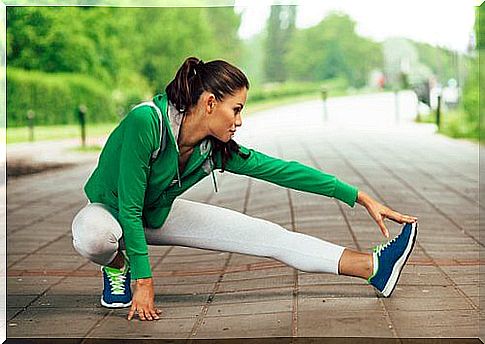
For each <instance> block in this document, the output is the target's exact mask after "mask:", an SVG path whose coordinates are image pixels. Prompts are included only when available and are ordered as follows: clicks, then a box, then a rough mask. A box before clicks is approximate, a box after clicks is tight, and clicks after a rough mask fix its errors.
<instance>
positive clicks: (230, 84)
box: [165, 57, 249, 172]
mask: <svg viewBox="0 0 485 344" xmlns="http://www.w3.org/2000/svg"><path fill="white" fill-rule="evenodd" d="M242 88H246V89H248V90H249V81H248V78H247V77H246V75H244V73H243V72H242V71H241V70H240V69H239V68H237V67H235V66H233V65H232V64H230V63H228V62H226V61H223V60H214V61H209V62H206V63H204V61H202V60H201V59H198V58H196V57H189V58H187V59H186V60H185V61H184V63H183V64H182V65H181V66H180V68H179V69H178V71H177V73H176V74H175V78H174V79H173V80H172V81H171V82H170V83H169V84H168V85H167V87H166V88H165V92H166V93H167V97H168V99H169V100H170V102H171V103H172V104H173V105H174V106H175V108H176V109H177V110H178V111H180V112H182V113H185V112H187V111H188V110H189V109H191V108H192V107H194V106H195V105H196V104H197V102H198V100H199V98H200V95H201V94H202V93H203V92H204V91H207V92H210V93H213V94H214V96H215V97H216V99H217V100H218V101H222V99H223V98H224V97H225V96H227V95H234V94H235V93H236V92H237V91H239V90H240V89H242ZM211 140H212V144H213V147H214V148H213V149H214V152H215V153H217V152H220V153H221V160H222V167H221V171H222V172H224V169H225V166H226V162H227V160H228V159H229V158H230V157H231V156H232V154H233V153H237V154H238V155H239V156H241V157H243V158H245V159H247V158H248V157H249V154H245V153H243V152H241V151H240V150H239V145H238V144H237V143H236V142H235V141H234V140H232V139H231V140H229V141H228V142H222V141H220V140H218V139H217V138H215V137H211Z"/></svg>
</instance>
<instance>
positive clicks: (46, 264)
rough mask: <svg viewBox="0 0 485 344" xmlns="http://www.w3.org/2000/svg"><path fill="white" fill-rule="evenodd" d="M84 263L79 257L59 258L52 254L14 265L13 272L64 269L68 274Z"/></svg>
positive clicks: (37, 255) (33, 256) (28, 258)
mask: <svg viewBox="0 0 485 344" xmlns="http://www.w3.org/2000/svg"><path fill="white" fill-rule="evenodd" d="M82 264H84V263H83V259H82V258H81V257H80V256H79V255H72V256H63V257H62V259H59V256H56V255H50V254H43V255H41V254H35V255H31V256H29V257H27V258H25V259H24V260H22V261H20V262H18V263H16V264H14V265H12V266H11V267H10V269H12V270H55V269H62V270H65V271H66V272H69V271H72V270H74V269H76V268H78V267H79V266H81V265H82Z"/></svg>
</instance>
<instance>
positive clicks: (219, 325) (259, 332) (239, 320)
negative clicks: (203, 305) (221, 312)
mask: <svg viewBox="0 0 485 344" xmlns="http://www.w3.org/2000/svg"><path fill="white" fill-rule="evenodd" d="M248 329H250V330H249V331H248ZM289 336H291V312H278V313H276V312H275V313H263V314H261V313H257V314H248V315H232V316H223V317H207V318H205V319H204V320H203V321H202V324H201V326H200V328H199V329H198V331H197V334H196V335H195V336H194V337H192V338H197V339H199V338H228V337H229V338H231V337H232V338H234V337H236V338H245V337H289Z"/></svg>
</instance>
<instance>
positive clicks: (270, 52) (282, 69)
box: [264, 5, 296, 81]
mask: <svg viewBox="0 0 485 344" xmlns="http://www.w3.org/2000/svg"><path fill="white" fill-rule="evenodd" d="M295 19H296V7H295V6H288V5H286V6H271V13H270V17H269V20H268V28H267V33H268V35H267V38H266V43H265V60H264V72H265V77H266V79H267V81H285V80H286V79H287V66H286V65H285V59H284V56H285V55H286V53H287V51H288V49H289V42H290V41H291V37H292V35H293V33H294V31H295Z"/></svg>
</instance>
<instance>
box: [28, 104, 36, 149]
mask: <svg viewBox="0 0 485 344" xmlns="http://www.w3.org/2000/svg"><path fill="white" fill-rule="evenodd" d="M34 117H35V113H34V111H32V110H29V111H27V122H28V126H29V141H30V142H34Z"/></svg>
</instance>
